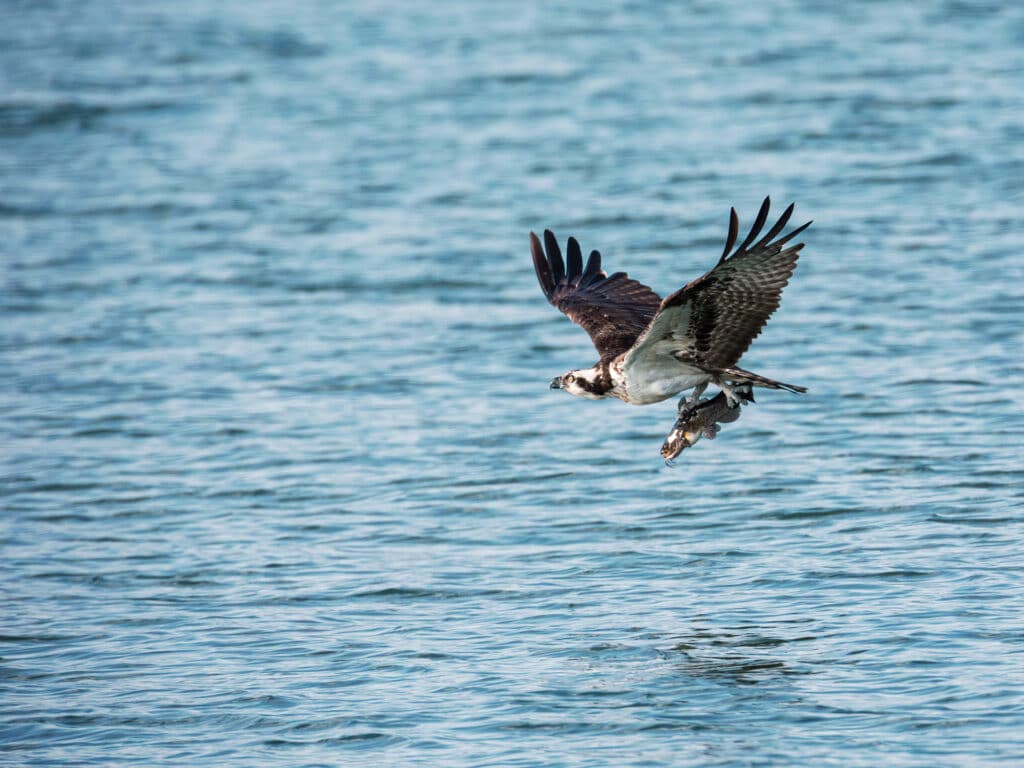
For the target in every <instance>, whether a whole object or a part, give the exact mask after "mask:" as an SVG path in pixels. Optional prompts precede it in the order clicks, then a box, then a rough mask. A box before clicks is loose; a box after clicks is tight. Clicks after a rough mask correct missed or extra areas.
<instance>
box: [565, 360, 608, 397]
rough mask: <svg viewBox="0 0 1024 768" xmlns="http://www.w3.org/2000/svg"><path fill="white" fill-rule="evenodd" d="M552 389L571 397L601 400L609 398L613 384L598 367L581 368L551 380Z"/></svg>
mask: <svg viewBox="0 0 1024 768" xmlns="http://www.w3.org/2000/svg"><path fill="white" fill-rule="evenodd" d="M551 388H552V389H561V390H564V391H565V392H568V393H569V394H570V395H576V396H577V397H585V398H587V399H589V400H600V399H602V398H605V397H608V394H609V390H610V389H611V382H610V381H609V380H608V378H607V375H606V373H605V372H604V371H602V370H600V369H599V368H597V367H594V368H580V369H579V370H575V371H569V372H568V373H563V374H562V375H561V376H556V377H555V378H554V379H552V380H551Z"/></svg>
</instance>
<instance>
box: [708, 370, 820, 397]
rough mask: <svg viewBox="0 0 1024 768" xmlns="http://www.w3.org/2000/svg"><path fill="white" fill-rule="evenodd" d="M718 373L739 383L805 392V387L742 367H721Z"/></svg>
mask: <svg viewBox="0 0 1024 768" xmlns="http://www.w3.org/2000/svg"><path fill="white" fill-rule="evenodd" d="M718 375H719V376H723V377H725V378H727V379H731V380H732V381H736V382H741V383H742V382H746V383H748V384H752V385H753V386H755V387H765V388H766V389H785V390H786V391H787V392H796V393H797V394H799V395H803V394H806V393H807V387H800V386H797V385H796V384H785V383H783V382H781V381H776V380H775V379H769V378H768V377H767V376H762V375H761V374H759V373H753V372H751V371H745V370H743V369H742V368H723V369H722V370H720V371H719V372H718Z"/></svg>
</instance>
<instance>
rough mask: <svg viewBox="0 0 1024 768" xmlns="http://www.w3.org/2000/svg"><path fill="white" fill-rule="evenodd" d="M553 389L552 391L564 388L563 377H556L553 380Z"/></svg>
mask: <svg viewBox="0 0 1024 768" xmlns="http://www.w3.org/2000/svg"><path fill="white" fill-rule="evenodd" d="M551 388H552V389H561V388H562V377H561V376H555V378H553V379H552V380H551Z"/></svg>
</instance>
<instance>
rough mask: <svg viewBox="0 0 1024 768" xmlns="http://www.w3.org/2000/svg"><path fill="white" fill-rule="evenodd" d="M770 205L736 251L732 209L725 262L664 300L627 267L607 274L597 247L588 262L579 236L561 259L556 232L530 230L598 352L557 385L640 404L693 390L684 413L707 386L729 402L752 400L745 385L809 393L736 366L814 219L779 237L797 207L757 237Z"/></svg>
mask: <svg viewBox="0 0 1024 768" xmlns="http://www.w3.org/2000/svg"><path fill="white" fill-rule="evenodd" d="M770 206H771V200H770V199H769V198H767V197H766V198H765V200H764V202H763V203H762V204H761V210H760V211H758V214H757V218H756V219H755V221H754V225H753V226H752V227H751V229H750V234H748V235H747V237H746V239H745V240H744V241H743V242H742V243H740V245H739V246H738V247H736V248H735V249H734V248H733V246H735V245H736V239H737V235H738V234H739V217H738V216H737V215H736V209H735V208H733V209H732V211H731V214H730V217H729V234H728V237H727V238H726V241H725V249H724V250H723V251H722V257H721V258H720V259H719V260H718V263H717V264H716V265H715V266H714V267H713V268H712V269H711V270H710V271H709V272H707V273H706V274H705V275H703V276H702V277H699V278H697V279H696V280H694V281H692V282H690V283H688V284H687V285H685V286H683V287H682V288H680V289H679V290H678V291H676V292H675V293H673V294H671V295H669V296H667V297H666V298H664V299H662V298H660V297H659V296H658V294H656V293H655V292H654V291H652V290H651V289H650V288H649V287H647V286H646V285H644V284H643V283H640V282H638V281H636V280H632V279H630V278H629V276H627V275H626V273H625V272H616V273H615V274H613V275H611V276H609V275H607V274H605V272H604V271H603V270H602V269H601V254H600V253H599V252H598V251H591V253H590V257H589V258H588V259H587V263H586V266H584V264H583V254H582V251H581V250H580V244H579V243H578V242H577V241H576V238H574V237H570V238H569V242H568V248H567V253H566V260H565V261H563V260H562V252H561V250H560V249H559V247H558V241H557V240H556V239H555V236H554V234H553V233H552V232H551V230H545V231H544V244H543V246H542V245H541V241H540V239H539V238H538V237H537V236H536V235H535V234H534V233H533V232H531V233H530V250H531V251H532V253H533V266H534V268H535V269H536V271H537V279H538V280H539V281H540V286H541V288H542V289H543V291H544V295H545V296H546V297H547V298H548V301H549V302H551V304H553V305H554V306H555V307H557V308H558V309H559V310H560V311H561V312H563V313H564V314H565V315H566V316H567V317H568V318H569V319H570V320H572V321H573V322H574V323H577V324H578V325H580V326H582V327H583V330H585V331H586V332H587V333H588V334H589V335H590V338H591V340H592V341H593V342H594V346H595V347H596V348H597V353H598V355H600V360H598V362H597V363H595V364H594V365H592V366H590V367H589V368H580V369H577V370H572V371H569V372H568V373H564V374H562V375H561V376H558V377H556V378H555V379H554V380H553V381H552V382H551V388H552V389H561V390H564V391H565V392H568V393H569V394H572V395H577V396H579V397H585V398H589V399H592V400H598V399H602V398H606V397H617V398H619V399H620V400H623V401H624V402H627V403H633V404H634V405H648V404H650V403H657V402H660V401H662V400H666V399H668V398H670V397H673V396H674V395H677V394H679V393H680V392H684V391H686V390H688V389H692V390H693V392H692V394H691V395H690V396H689V398H685V397H684V398H683V399H682V400H680V404H679V410H680V413H681V414H683V413H685V412H686V410H687V409H692V408H694V407H695V406H696V405H697V404H698V403H699V402H700V396H701V395H702V394H703V392H704V390H705V388H706V387H707V386H708V384H714V385H716V386H717V387H719V388H720V389H721V390H722V392H723V393H724V394H725V396H726V399H727V402H728V405H729V406H730V407H736V406H738V405H739V404H740V402H741V401H746V400H752V399H753V398H752V397H750V396H749V395H747V394H746V393H747V392H749V391H750V390H749V388H746V387H744V386H743V385H747V384H749V385H752V386H755V387H765V388H768V389H785V390H788V391H790V392H798V393H804V392H806V391H807V389H806V388H804V387H800V386H796V385H795V384H784V383H783V382H781V381H775V380H774V379H769V378H767V377H765V376H761V375H759V374H757V373H753V372H751V371H747V370H744V369H743V368H740V367H739V366H738V365H737V363H738V362H739V360H740V357H741V356H742V355H743V353H744V352H746V351H747V348H748V347H749V346H750V343H751V342H752V341H753V340H754V339H755V338H756V337H757V336H758V334H760V333H761V329H762V328H764V325H765V323H766V322H767V321H768V318H769V317H770V316H771V314H772V313H773V312H774V311H775V310H776V309H777V308H778V306H779V301H780V298H781V296H782V289H783V288H785V287H786V284H787V283H788V282H789V278H790V276H791V275H792V274H793V270H794V269H795V268H796V261H797V258H798V256H799V254H800V249H801V248H803V243H797V244H796V245H791V246H788V247H787V243H789V242H790V241H791V240H792V239H793V238H795V237H796V236H797V235H799V234H800V233H801V232H803V231H804V230H805V229H807V227H809V226H810V225H811V222H807V223H806V224H804V225H802V226H800V227H797V228H796V229H793V230H792V231H790V232H789V234H787V235H785V236H784V237H779V235H780V233H781V232H782V230H783V229H785V227H786V224H787V223H788V222H789V218H790V216H791V215H792V214H793V206H792V205H790V206H789V207H788V208H787V209H786V210H785V211H784V212H783V214H782V216H780V217H779V219H778V221H776V222H775V224H774V225H773V226H772V227H771V229H769V230H768V231H767V232H766V233H765V234H764V236H763V237H761V238H760V239H757V238H758V236H759V235H760V234H761V230H762V229H763V227H764V225H765V222H766V221H767V219H768V209H769V208H770ZM755 241H756V242H755ZM738 388H742V391H740V392H737V389H738Z"/></svg>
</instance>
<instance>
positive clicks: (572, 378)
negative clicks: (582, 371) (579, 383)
mask: <svg viewBox="0 0 1024 768" xmlns="http://www.w3.org/2000/svg"><path fill="white" fill-rule="evenodd" d="M574 381H576V377H575V376H573V375H572V374H571V373H567V374H566V375H565V383H566V384H572V383H573V382H574Z"/></svg>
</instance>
